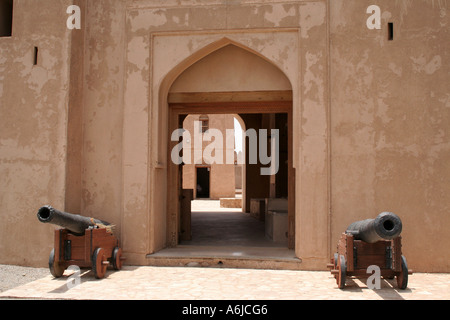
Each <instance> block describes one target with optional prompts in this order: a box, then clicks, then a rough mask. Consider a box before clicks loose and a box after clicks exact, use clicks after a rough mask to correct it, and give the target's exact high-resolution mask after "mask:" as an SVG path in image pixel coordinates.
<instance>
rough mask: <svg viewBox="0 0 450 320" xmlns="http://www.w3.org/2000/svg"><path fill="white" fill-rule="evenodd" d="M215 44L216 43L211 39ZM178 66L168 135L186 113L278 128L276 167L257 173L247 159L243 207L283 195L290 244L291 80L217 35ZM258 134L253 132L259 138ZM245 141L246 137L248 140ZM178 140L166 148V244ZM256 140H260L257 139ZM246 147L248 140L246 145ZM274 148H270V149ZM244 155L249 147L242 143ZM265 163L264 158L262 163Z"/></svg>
mask: <svg viewBox="0 0 450 320" xmlns="http://www.w3.org/2000/svg"><path fill="white" fill-rule="evenodd" d="M216 45H217V43H216ZM209 51H210V52H208V53H207V54H205V55H204V56H202V57H201V58H200V59H197V60H196V61H195V62H194V63H192V64H190V65H189V66H188V67H185V69H184V70H179V71H178V72H177V73H178V75H177V76H176V77H174V81H173V82H172V83H171V84H170V86H169V84H168V83H166V84H163V85H164V86H167V88H166V89H167V95H166V97H167V101H164V102H165V103H167V105H168V109H169V113H168V114H167V120H168V123H169V125H168V129H169V130H168V136H169V137H171V136H172V133H173V132H174V131H175V130H177V129H179V128H181V127H182V120H183V119H184V118H185V117H186V116H187V115H189V114H198V115H204V114H238V115H239V116H240V117H241V118H242V119H243V121H244V122H245V127H246V128H247V129H249V128H251V129H253V130H255V132H261V130H266V132H269V133H270V132H272V131H271V130H277V131H281V132H282V136H280V137H279V138H280V139H281V140H280V144H279V146H280V147H281V148H282V149H277V152H280V153H279V156H280V161H279V162H280V164H281V167H282V170H280V171H278V170H277V171H276V174H272V175H261V174H258V173H260V172H262V171H261V169H262V167H263V166H264V165H263V164H262V163H261V162H260V161H257V162H256V163H252V164H250V163H249V162H248V161H249V159H247V163H246V170H245V172H246V177H245V179H244V180H245V185H244V186H243V189H244V191H243V195H244V196H243V207H244V210H245V211H249V208H250V200H251V199H252V198H277V197H278V198H280V199H283V198H284V199H285V200H286V207H287V209H288V210H287V217H288V218H287V227H286V232H285V235H286V247H287V248H290V249H294V245H295V196H294V193H295V173H294V168H293V160H292V159H293V154H292V140H293V139H292V132H293V130H292V122H293V121H292V86H291V83H290V81H289V80H288V79H287V77H286V76H285V75H284V73H283V72H282V71H281V70H280V69H278V68H277V67H276V66H275V65H273V64H272V63H271V62H269V61H267V60H266V59H264V58H263V57H261V56H259V55H258V54H257V53H255V52H253V51H252V50H250V49H248V48H245V47H243V46H241V45H239V44H236V43H233V42H232V41H230V40H223V42H222V43H220V45H219V46H217V47H216V48H215V49H214V50H209ZM260 138H262V136H258V141H260ZM249 143H252V142H251V141H249ZM178 144H179V141H169V143H168V145H169V148H168V150H167V160H168V161H167V220H166V222H167V225H166V231H167V232H166V234H167V247H176V246H177V245H178V243H179V235H180V221H181V215H180V201H179V199H180V195H181V192H182V191H181V187H182V186H181V182H180V176H181V170H180V166H179V165H178V164H176V163H174V162H173V161H170V160H171V153H172V150H173V149H174V148H175V147H176V146H177V145H178ZM258 146H259V147H261V146H262V145H261V144H260V143H258ZM250 147H251V146H250ZM274 150H275V149H274ZM246 151H247V158H249V157H248V156H249V151H250V149H249V147H247V150H246ZM266 164H267V163H266Z"/></svg>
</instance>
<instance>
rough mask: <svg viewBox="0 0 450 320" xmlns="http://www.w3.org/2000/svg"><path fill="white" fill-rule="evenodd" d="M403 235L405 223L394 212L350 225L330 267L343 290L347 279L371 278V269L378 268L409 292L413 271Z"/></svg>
mask: <svg viewBox="0 0 450 320" xmlns="http://www.w3.org/2000/svg"><path fill="white" fill-rule="evenodd" d="M401 232H402V221H401V219H400V218H399V217H398V216H397V215H396V214H394V213H392V212H383V213H381V214H379V215H378V216H377V217H376V218H375V219H366V220H362V221H357V222H354V223H352V224H351V225H349V226H348V228H347V230H346V231H345V232H344V233H343V234H342V235H341V237H340V239H339V241H338V245H337V252H336V253H335V254H334V256H333V257H332V258H331V263H329V264H327V267H328V268H329V269H331V270H330V271H331V274H332V275H333V276H334V277H335V279H336V283H337V285H338V287H339V288H340V289H343V288H344V287H345V281H346V279H347V278H352V277H356V278H365V277H368V276H369V275H368V273H367V270H368V268H369V267H370V266H377V267H379V268H380V273H381V277H383V278H385V279H393V278H396V279H397V286H398V287H399V288H400V289H402V290H404V289H406V287H407V285H408V275H409V274H412V270H408V266H407V263H406V258H405V257H404V256H403V255H402V243H401V240H402V238H401V236H400V234H401Z"/></svg>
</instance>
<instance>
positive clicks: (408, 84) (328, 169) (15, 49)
mask: <svg viewBox="0 0 450 320" xmlns="http://www.w3.org/2000/svg"><path fill="white" fill-rule="evenodd" d="M75 3H76V4H78V5H80V6H81V8H82V30H77V31H68V30H67V29H66V28H65V24H66V19H67V14H66V8H67V6H69V5H70V4H73V2H72V1H68V0H51V1H50V0H45V1H44V0H40V1H39V2H38V3H37V2H36V1H31V0H23V1H16V5H15V8H14V26H13V37H11V38H0V99H1V100H0V112H1V118H0V121H1V126H0V176H1V177H2V185H1V186H0V206H1V207H0V210H1V211H0V214H1V218H2V222H1V224H0V262H1V263H19V264H27V265H41V266H43V265H45V264H46V260H47V257H48V251H49V250H50V248H51V247H52V246H53V243H52V233H51V230H52V229H53V228H52V227H50V226H44V225H40V224H38V222H37V220H36V217H35V214H36V210H37V207H39V206H40V205H43V204H47V203H51V204H52V205H54V206H55V207H60V208H65V209H69V210H70V211H79V213H82V214H84V215H89V216H95V217H97V218H100V219H105V220H107V221H110V222H111V223H114V224H116V225H117V230H118V234H119V237H120V239H121V241H122V246H123V248H124V251H125V253H126V255H127V262H128V263H136V264H145V255H146V254H148V253H151V252H154V251H157V250H159V249H161V248H162V247H164V246H165V244H166V243H167V240H168V238H169V237H170V236H171V235H168V234H166V232H167V223H168V222H169V221H170V219H171V214H172V213H170V212H168V211H167V207H166V206H167V202H166V200H167V197H168V189H167V164H168V162H167V161H168V159H167V146H168V145H169V144H168V111H167V109H168V106H167V94H168V93H169V90H170V88H171V86H172V84H173V83H174V81H175V80H176V79H177V77H178V76H179V75H180V74H182V72H183V71H185V70H186V69H187V68H188V67H190V66H191V65H192V64H194V63H195V62H197V61H199V60H201V59H203V58H205V57H207V56H208V55H209V54H211V53H213V52H214V51H216V50H218V49H221V48H223V47H225V46H226V45H228V44H232V45H235V46H237V47H240V48H243V49H245V50H246V52H245V53H248V54H250V55H251V54H255V55H256V56H258V57H261V58H264V59H266V61H268V62H270V63H271V64H272V65H273V66H276V67H277V69H279V70H281V71H282V73H284V74H285V76H286V79H288V80H289V81H288V82H290V85H291V87H292V92H293V121H292V125H293V163H294V167H295V169H296V171H295V172H296V189H295V192H296V213H295V216H296V219H295V225H296V242H295V249H296V254H297V255H298V256H299V257H300V258H302V260H303V264H304V267H305V269H323V268H324V266H325V265H326V263H327V262H328V259H329V257H330V256H331V253H332V252H334V250H335V246H336V241H337V239H338V237H339V235H340V233H341V232H342V231H344V230H345V228H346V227H347V226H348V224H350V223H351V222H353V221H354V220H359V219H365V218H368V217H374V216H376V215H377V214H378V213H379V212H381V211H386V210H388V211H393V212H395V213H397V214H398V215H400V217H401V218H402V220H403V222H404V233H403V236H404V251H405V256H406V257H407V259H408V263H409V264H410V266H411V268H413V269H415V270H420V271H448V270H450V266H449V259H448V254H447V251H448V250H447V248H446V246H445V244H447V243H450V239H449V235H448V233H447V232H446V229H448V226H449V225H450V223H449V222H450V221H449V217H450V216H449V215H448V210H449V203H450V198H449V197H450V196H449V195H450V192H449V191H450V190H449V184H448V181H449V180H450V167H449V166H448V165H447V162H448V159H449V157H450V145H449V143H450V142H449V141H450V140H449V134H450V132H449V130H450V129H449V128H450V127H449V126H448V123H449V120H450V119H449V118H450V107H449V101H450V96H449V92H448V83H449V61H450V59H449V52H450V48H449V43H450V42H449V41H448V40H449V31H448V30H449V12H448V10H449V9H448V3H447V1H432V0H415V1H411V0H402V1H400V0H398V1H397V0H396V1H392V0H377V1H368V0H367V1H366V0H364V1H362V0H354V1H348V0H317V1H307V0H304V1H303V0H298V1H283V0H274V1H269V0H242V1H239V0H229V1H226V0H187V1H182V2H180V1H177V0H127V1H123V0H95V1H88V0H77V1H75ZM372 4H377V5H379V6H380V8H381V10H382V29H381V30H368V29H367V27H366V20H367V18H368V17H369V15H368V14H367V13H366V9H367V7H368V6H369V5H372ZM36 12H39V14H35V13H36ZM388 22H394V40H393V41H388V40H387V31H386V30H387V28H386V27H387V23H388ZM34 46H37V47H39V62H38V65H37V66H33V65H32V63H33V57H32V55H33V47H34ZM210 58H214V56H213V55H212V56H210ZM222 84H223V83H222ZM222 84H221V83H218V84H217V86H216V85H215V88H217V90H218V88H224V87H226V86H221V85H222ZM212 85H213V83H208V84H207V86H208V89H205V90H209V91H215V90H216V89H215V88H214V87H212ZM280 86H281V87H283V88H285V87H287V83H283V84H282V83H280ZM174 88H176V86H175V87H174ZM246 88H247V89H249V90H250V89H251V87H248V86H247V87H246ZM185 89H186V88H184V89H182V90H185ZM180 90H181V89H180ZM68 108H69V111H68ZM68 119H69V121H70V123H69V124H68ZM11 212H13V214H9V213H11ZM23 235H27V237H25V236H23ZM28 235H29V236H28ZM436 243H441V244H444V245H436Z"/></svg>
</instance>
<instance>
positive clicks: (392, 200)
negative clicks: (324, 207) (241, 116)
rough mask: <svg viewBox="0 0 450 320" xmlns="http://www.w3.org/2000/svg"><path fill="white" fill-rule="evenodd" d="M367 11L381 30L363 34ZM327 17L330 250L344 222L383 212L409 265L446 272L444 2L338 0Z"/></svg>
mask: <svg viewBox="0 0 450 320" xmlns="http://www.w3.org/2000/svg"><path fill="white" fill-rule="evenodd" d="M375 3H376V4H377V5H378V6H380V8H381V11H382V13H381V16H382V29H381V30H368V29H367V28H366V27H365V23H366V19H367V18H368V17H369V15H364V14H363V13H364V12H365V10H366V8H367V7H368V6H369V5H371V4H375ZM330 9H331V23H330V27H331V28H330V29H331V54H330V56H331V96H330V98H331V99H330V100H331V124H332V126H331V127H332V132H331V138H332V144H331V146H332V154H331V159H332V161H331V169H332V171H331V172H332V176H331V186H332V189H331V191H332V203H331V205H332V214H331V218H332V220H331V231H332V232H331V239H332V241H333V246H332V247H333V248H335V244H336V242H337V240H338V238H339V235H340V233H341V232H343V231H344V230H345V229H346V227H347V226H348V225H349V224H350V223H351V222H353V221H357V220H361V219H365V218H374V217H375V216H376V215H378V214H379V213H381V212H383V211H391V212H394V213H396V214H397V215H399V216H400V217H401V219H402V221H403V228H404V229H403V230H404V231H403V233H402V235H403V250H404V255H405V256H406V258H407V260H408V263H409V265H410V267H411V268H412V269H417V270H421V271H447V272H448V271H449V270H450V257H449V255H448V244H450V234H449V233H448V228H449V226H450V215H449V209H450V207H449V205H450V184H449V181H450V166H449V160H450V126H449V123H450V92H449V84H450V69H449V68H450V65H449V62H450V41H449V40H450V33H449V30H450V11H449V7H448V3H447V2H445V1H422V0H418V1H416V0H415V1H388V0H386V1H384V0H379V1H345V0H337V1H331V8H330ZM388 22H393V23H394V40H393V41H388V32H387V24H388Z"/></svg>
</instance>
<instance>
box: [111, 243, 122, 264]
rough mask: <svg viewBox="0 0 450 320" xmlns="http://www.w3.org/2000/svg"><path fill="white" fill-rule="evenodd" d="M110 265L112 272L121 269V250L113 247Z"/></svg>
mask: <svg viewBox="0 0 450 320" xmlns="http://www.w3.org/2000/svg"><path fill="white" fill-rule="evenodd" d="M112 265H113V268H114V270H120V269H122V249H120V248H119V247H115V248H114V250H113V253H112Z"/></svg>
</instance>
